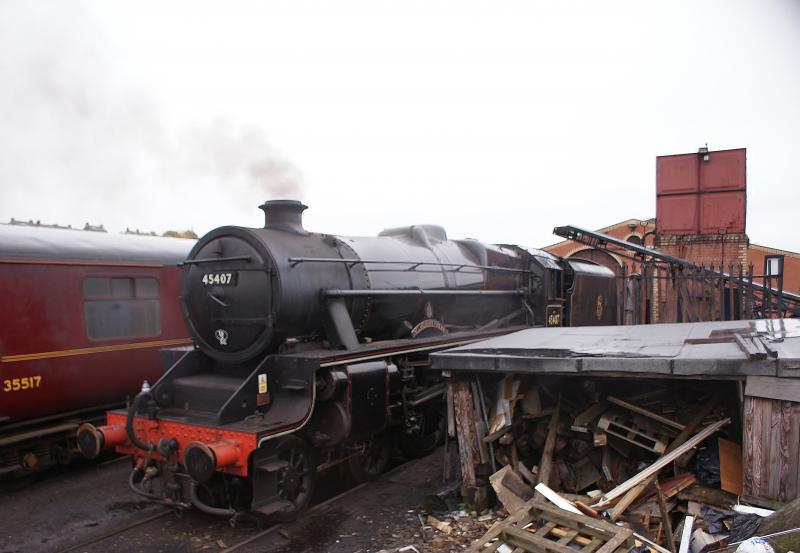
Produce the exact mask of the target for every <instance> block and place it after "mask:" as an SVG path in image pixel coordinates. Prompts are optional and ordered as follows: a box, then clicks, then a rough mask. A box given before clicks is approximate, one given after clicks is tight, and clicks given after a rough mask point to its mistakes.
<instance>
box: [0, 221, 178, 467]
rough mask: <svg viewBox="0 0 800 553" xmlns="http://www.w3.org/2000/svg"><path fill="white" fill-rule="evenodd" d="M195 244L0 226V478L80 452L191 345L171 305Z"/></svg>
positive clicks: (136, 236) (172, 239)
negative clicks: (92, 428) (103, 421)
mask: <svg viewBox="0 0 800 553" xmlns="http://www.w3.org/2000/svg"><path fill="white" fill-rule="evenodd" d="M193 245H194V241H193V240H182V239H177V238H160V237H151V236H138V235H118V234H106V233H102V232H92V231H79V230H64V229H54V228H46V227H32V226H22V225H0V291H2V299H0V305H2V317H0V477H1V476H3V475H6V476H8V475H20V474H25V473H29V472H32V471H35V470H38V469H40V468H43V467H46V466H48V465H51V464H53V463H55V462H64V461H67V460H69V459H70V458H71V457H72V456H73V455H74V454H75V453H76V452H77V450H76V447H75V431H76V429H77V428H78V426H79V425H80V424H81V423H83V422H86V421H89V420H95V418H96V417H97V416H98V415H101V414H102V412H103V411H104V410H105V409H107V408H109V407H112V406H115V405H120V404H122V402H124V400H125V398H126V397H127V396H132V395H135V393H136V392H137V390H138V389H139V388H140V387H141V384H142V381H143V380H144V379H148V380H150V381H151V382H154V381H155V380H157V379H158V378H159V377H160V376H161V374H162V373H163V371H164V369H163V366H162V363H161V361H160V360H159V354H158V351H159V349H161V348H165V347H175V346H181V345H188V344H190V343H191V342H190V340H189V339H188V333H187V331H186V327H185V325H184V323H183V318H182V316H181V312H180V307H179V305H178V290H179V284H180V269H179V268H178V266H177V265H178V263H180V262H181V261H183V260H184V259H185V258H186V255H187V253H188V252H189V250H190V249H191V247H192V246H193Z"/></svg>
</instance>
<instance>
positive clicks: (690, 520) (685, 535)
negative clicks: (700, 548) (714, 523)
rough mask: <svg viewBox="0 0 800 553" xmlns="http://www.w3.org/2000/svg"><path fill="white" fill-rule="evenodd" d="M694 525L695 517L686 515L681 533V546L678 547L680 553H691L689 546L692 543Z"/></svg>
mask: <svg viewBox="0 0 800 553" xmlns="http://www.w3.org/2000/svg"><path fill="white" fill-rule="evenodd" d="M693 524H694V517H693V516H691V515H686V518H685V519H683V530H682V531H681V544H680V546H678V553H689V545H691V541H692V525H693Z"/></svg>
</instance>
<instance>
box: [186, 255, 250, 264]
mask: <svg viewBox="0 0 800 553" xmlns="http://www.w3.org/2000/svg"><path fill="white" fill-rule="evenodd" d="M251 259H252V258H251V257H250V256H249V255H235V256H232V257H204V258H203V259H187V260H186V261H184V262H183V263H178V265H179V266H180V265H193V264H195V263H214V262H215V261H250V260H251Z"/></svg>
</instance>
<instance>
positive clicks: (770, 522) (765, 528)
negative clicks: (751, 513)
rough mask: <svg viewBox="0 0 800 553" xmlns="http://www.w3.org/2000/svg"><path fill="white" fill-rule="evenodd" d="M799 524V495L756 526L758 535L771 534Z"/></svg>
mask: <svg viewBox="0 0 800 553" xmlns="http://www.w3.org/2000/svg"><path fill="white" fill-rule="evenodd" d="M798 526H800V497H797V498H795V499H794V500H793V501H791V502H789V503H787V504H786V505H784V506H783V507H781V508H780V509H778V510H777V511H775V512H774V513H772V514H771V515H769V516H768V517H767V518H765V519H764V520H762V521H761V525H760V526H759V527H758V533H759V535H764V534H772V533H774V532H779V531H781V530H787V529H789V528H797V527H798Z"/></svg>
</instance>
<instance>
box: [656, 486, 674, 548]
mask: <svg viewBox="0 0 800 553" xmlns="http://www.w3.org/2000/svg"><path fill="white" fill-rule="evenodd" d="M656 499H657V500H658V508H659V510H660V511H661V523H662V524H663V525H664V528H666V534H667V546H668V547H669V549H670V551H671V552H672V553H677V551H676V549H675V542H674V541H673V539H672V522H670V519H669V509H667V506H666V505H665V504H664V494H663V493H661V486H659V484H658V481H656Z"/></svg>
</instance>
